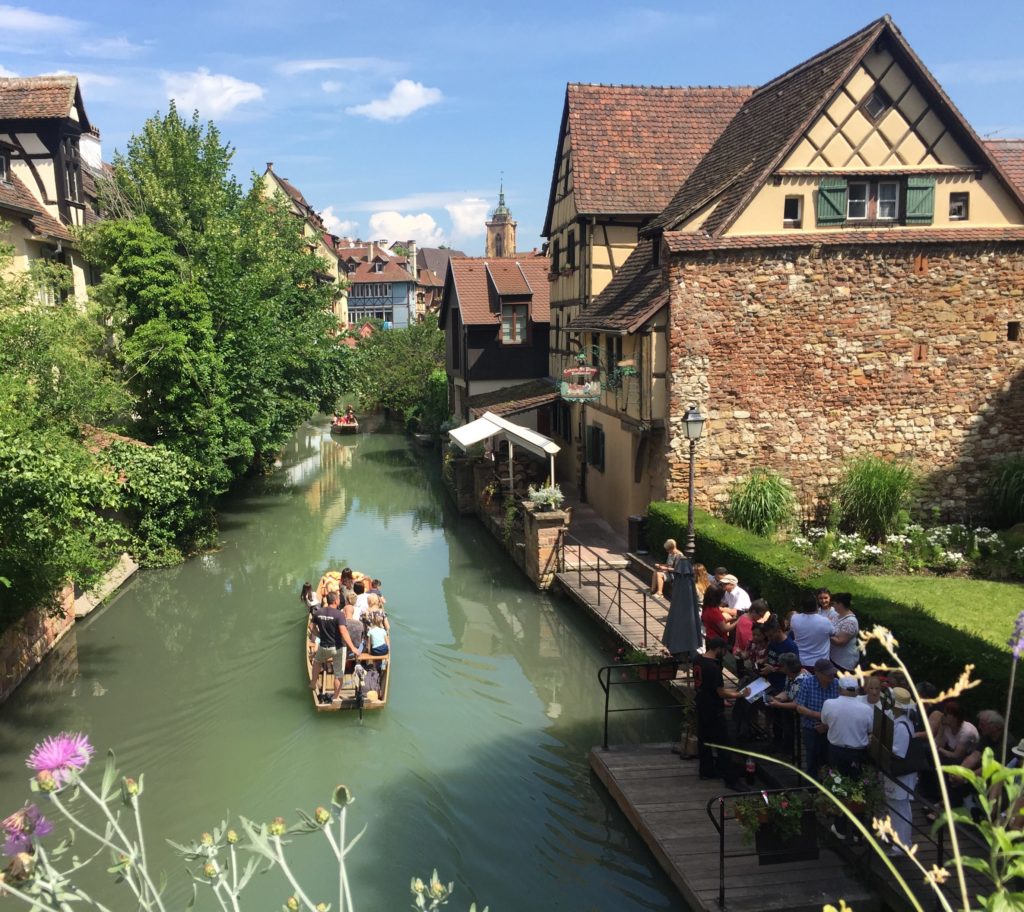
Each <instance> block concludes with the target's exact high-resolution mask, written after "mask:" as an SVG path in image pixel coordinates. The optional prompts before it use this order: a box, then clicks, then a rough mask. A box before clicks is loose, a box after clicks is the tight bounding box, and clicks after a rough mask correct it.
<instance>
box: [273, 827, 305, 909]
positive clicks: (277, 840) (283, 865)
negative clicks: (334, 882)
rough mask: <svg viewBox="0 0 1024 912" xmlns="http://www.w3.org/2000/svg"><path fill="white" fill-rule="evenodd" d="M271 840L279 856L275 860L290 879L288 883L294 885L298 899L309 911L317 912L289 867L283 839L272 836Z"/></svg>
mask: <svg viewBox="0 0 1024 912" xmlns="http://www.w3.org/2000/svg"><path fill="white" fill-rule="evenodd" d="M270 838H271V839H272V840H273V842H274V850H275V854H276V856H277V857H276V859H275V860H276V861H277V864H278V866H279V867H280V868H281V873H282V874H284V876H285V877H286V878H288V883H290V884H291V885H292V889H293V890H294V891H295V895H296V897H297V898H298V899H299V900H300V901H301V902H302V903H303V904H304V905H305V906H306V908H307V909H309V910H310V912H316V905H315V904H314V903H313V902H312V901H311V900H310V898H309V897H308V896H306V894H305V893H304V892H303V890H302V887H300V886H299V882H298V881H297V880H296V879H295V875H294V874H292V869H291V868H290V867H288V862H287V861H286V860H285V857H284V849H283V848H282V846H281V837H280V836H271V837H270Z"/></svg>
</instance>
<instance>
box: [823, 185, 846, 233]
mask: <svg viewBox="0 0 1024 912" xmlns="http://www.w3.org/2000/svg"><path fill="white" fill-rule="evenodd" d="M845 221H846V178H845V177H823V178H822V179H821V182H820V183H819V184H818V224H819V225H837V224H841V223H842V222H845Z"/></svg>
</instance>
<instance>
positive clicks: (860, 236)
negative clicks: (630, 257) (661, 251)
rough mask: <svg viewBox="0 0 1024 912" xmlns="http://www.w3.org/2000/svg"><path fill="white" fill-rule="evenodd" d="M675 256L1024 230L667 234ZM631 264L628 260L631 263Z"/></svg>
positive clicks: (1022, 237)
mask: <svg viewBox="0 0 1024 912" xmlns="http://www.w3.org/2000/svg"><path fill="white" fill-rule="evenodd" d="M664 238H665V244H666V246H667V247H668V249H669V250H670V251H671V252H672V253H680V252H684V251H693V250H756V249H760V248H765V247H818V246H823V247H835V246H839V245H846V246H851V247H857V246H860V245H869V246H877V245H879V244H969V243H1000V242H1005V243H1013V244H1020V243H1022V242H1024V228H883V229H880V230H864V231H823V232H820V233H818V234H809V233H804V232H801V231H791V232H789V233H787V234H760V235H757V234H747V235H736V236H734V237H710V236H708V235H706V234H699V233H694V232H689V231H666V232H665V235H664ZM627 262H628V261H627Z"/></svg>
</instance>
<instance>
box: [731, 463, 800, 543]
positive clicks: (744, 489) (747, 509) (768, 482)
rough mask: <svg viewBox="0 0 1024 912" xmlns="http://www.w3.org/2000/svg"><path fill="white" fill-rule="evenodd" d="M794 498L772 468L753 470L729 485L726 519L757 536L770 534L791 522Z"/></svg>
mask: <svg viewBox="0 0 1024 912" xmlns="http://www.w3.org/2000/svg"><path fill="white" fill-rule="evenodd" d="M795 514H796V497H795V496H794V494H793V489H792V488H791V487H790V485H789V482H788V481H786V479H785V478H783V477H782V476H781V475H780V474H779V473H778V472H773V471H772V470H771V469H754V471H753V472H751V473H750V474H749V475H748V476H747V477H746V478H741V479H739V480H738V481H736V482H734V483H733V485H732V487H730V488H729V505H728V507H726V510H725V518H726V520H727V521H728V522H731V523H733V525H737V526H741V527H742V528H744V529H749V530H750V531H751V532H754V533H756V534H757V535H764V536H768V535H772V534H773V533H775V532H777V531H778V530H779V529H785V528H787V527H788V526H790V525H792V523H793V518H794V516H795Z"/></svg>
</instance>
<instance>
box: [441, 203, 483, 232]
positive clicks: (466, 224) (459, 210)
mask: <svg viewBox="0 0 1024 912" xmlns="http://www.w3.org/2000/svg"><path fill="white" fill-rule="evenodd" d="M444 208H445V209H447V210H448V214H449V215H450V216H451V217H452V236H453V237H455V238H471V237H476V236H477V235H481V234H483V233H484V230H485V228H486V226H485V225H484V222H485V221H486V220H487V209H488V204H487V200H483V199H480V198H479V197H477V196H471V197H467V198H466V199H464V200H459V202H457V203H448V204H447V205H446V206H445V207H444Z"/></svg>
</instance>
